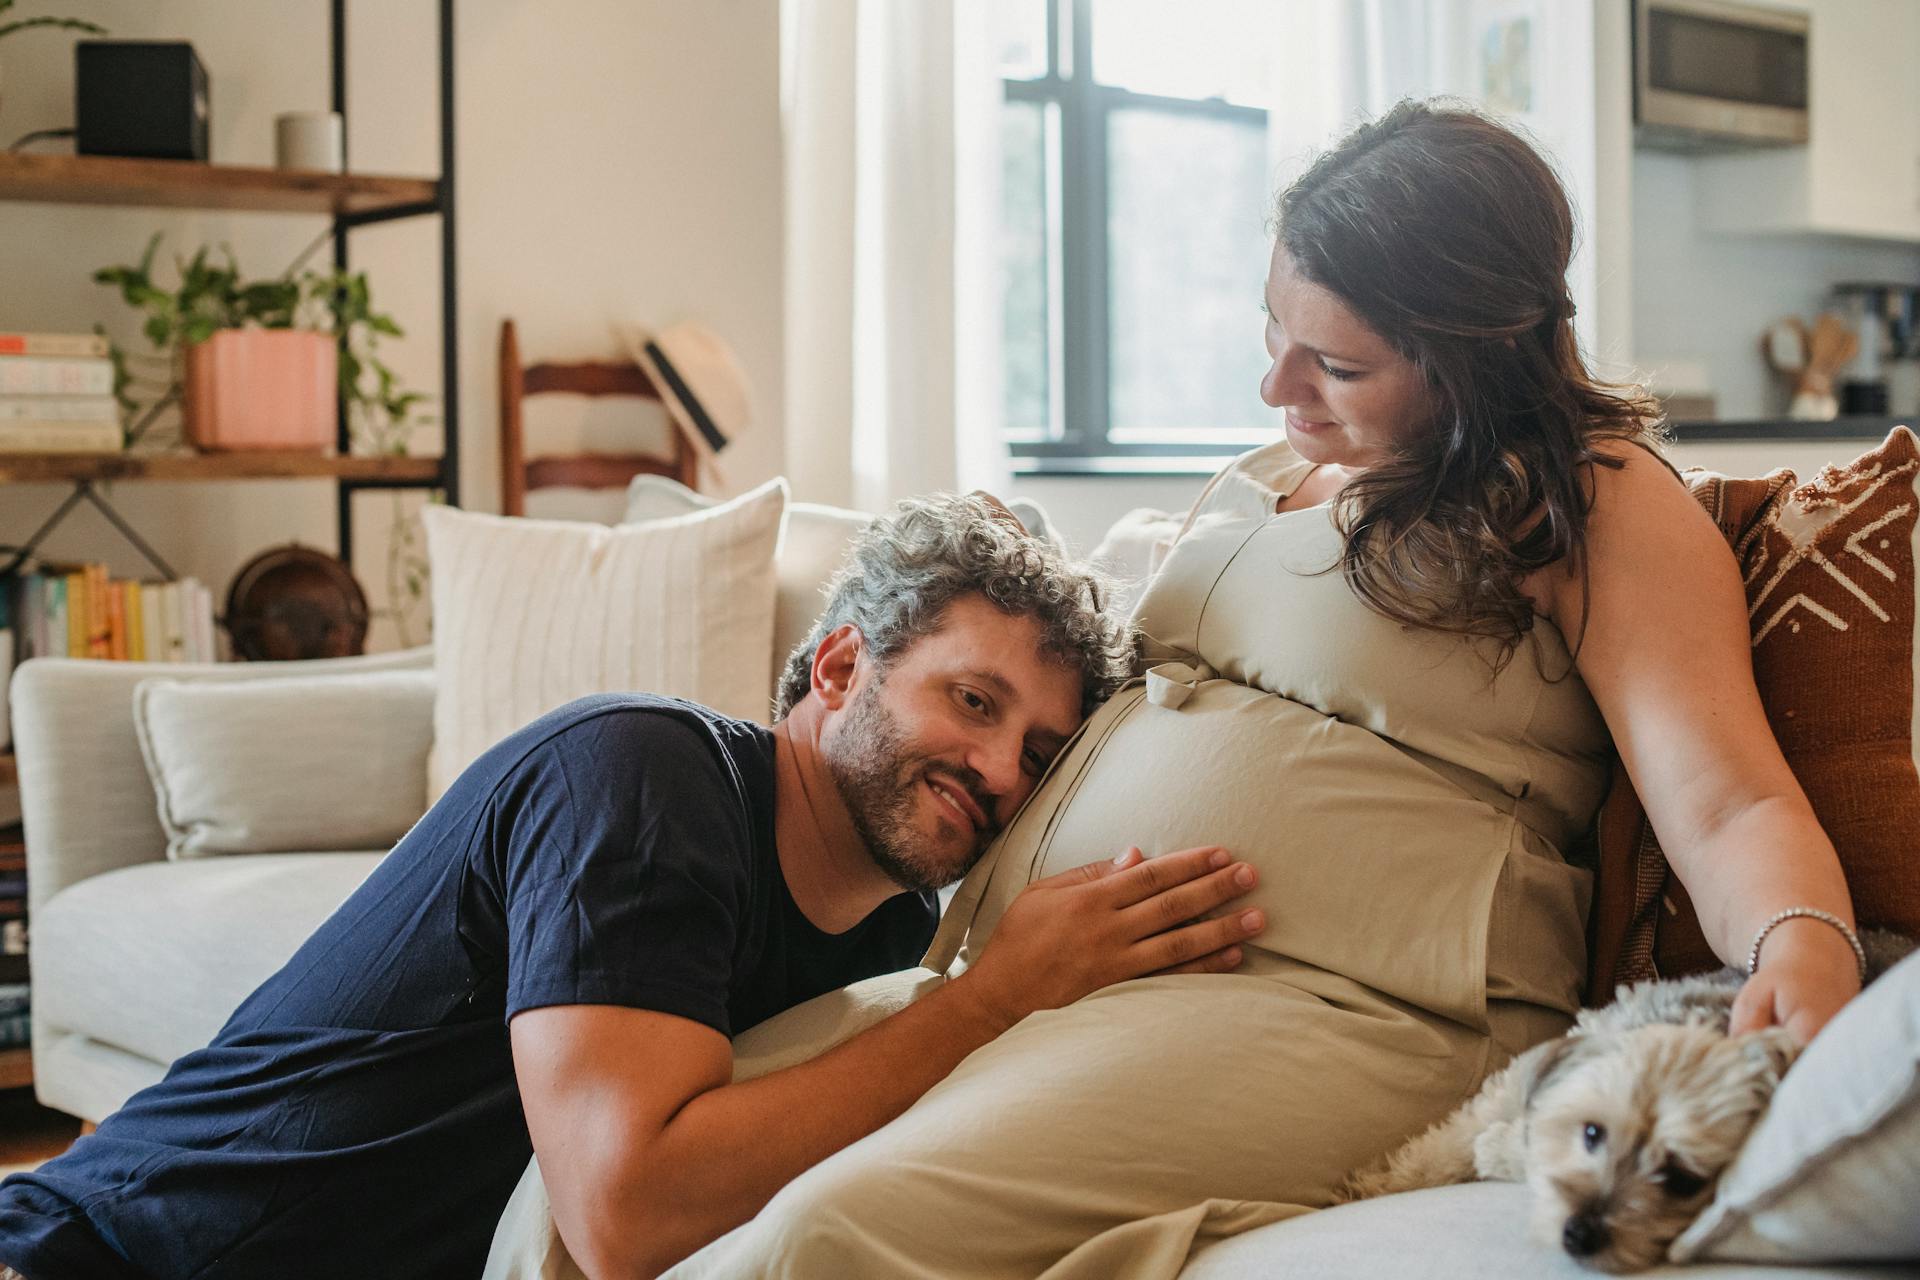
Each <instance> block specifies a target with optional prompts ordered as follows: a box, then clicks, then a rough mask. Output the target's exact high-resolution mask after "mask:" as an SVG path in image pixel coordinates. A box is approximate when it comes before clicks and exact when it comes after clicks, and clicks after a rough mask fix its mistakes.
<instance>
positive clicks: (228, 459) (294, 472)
mask: <svg viewBox="0 0 1920 1280" xmlns="http://www.w3.org/2000/svg"><path fill="white" fill-rule="evenodd" d="M305 478H312V479H326V480H403V481H420V482H422V483H432V482H433V481H435V480H438V479H439V478H440V459H438V458H391V457H388V458H356V457H331V456H327V455H324V454H317V453H275V452H267V451H261V452H257V453H0V484H36V483H52V482H67V483H72V482H75V481H80V480H286V479H305Z"/></svg>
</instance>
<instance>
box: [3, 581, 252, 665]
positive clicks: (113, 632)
mask: <svg viewBox="0 0 1920 1280" xmlns="http://www.w3.org/2000/svg"><path fill="white" fill-rule="evenodd" d="M10 612H11V614H12V617H13V625H14V644H15V647H16V648H17V649H19V650H20V651H21V656H22V657H23V658H27V657H34V658H112V659H117V660H120V661H129V662H217V661H219V659H220V654H219V648H218V645H217V643H216V638H215V632H214V625H213V593H212V592H211V591H209V590H207V588H206V587H205V586H203V585H202V584H201V583H200V581H199V580H198V579H197V578H182V579H181V580H180V581H178V582H134V581H129V580H125V579H113V578H109V577H108V576H107V566H105V565H103V564H72V565H57V564H45V565H42V566H41V567H40V568H39V570H38V571H36V572H34V573H29V574H25V575H23V576H22V577H21V578H20V579H19V581H18V584H17V586H16V587H15V595H14V601H13V608H12V610H11V611H10Z"/></svg>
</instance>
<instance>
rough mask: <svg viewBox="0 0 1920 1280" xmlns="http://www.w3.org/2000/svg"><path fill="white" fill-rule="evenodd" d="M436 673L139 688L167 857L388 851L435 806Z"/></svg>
mask: <svg viewBox="0 0 1920 1280" xmlns="http://www.w3.org/2000/svg"><path fill="white" fill-rule="evenodd" d="M433 686H434V682H433V674H432V673H431V672H429V671H376V672H367V673H365V674H361V675H329V676H291V677H285V678H276V677H271V676H268V677H262V678H260V679H250V680H190V679H189V680H181V679H175V678H173V677H168V676H159V677H155V678H153V679H150V680H142V681H141V682H140V683H139V684H137V685H135V686H134V690H133V723H134V732H135V733H136V735H137V736H138V737H139V740H140V753H141V755H142V756H144V757H145V759H146V762H147V773H148V776H149V777H151V778H152V779H153V790H154V795H155V798H156V799H157V800H158V802H159V809H160V825H161V826H162V827H163V828H164V829H165V830H166V833H167V856H168V857H169V858H173V859H180V858H205V857H212V856H215V855H219V854H228V853H285V852H288V851H290V850H303V851H304V850H327V849H340V850H350V849H351V850H362V849H384V848H388V847H390V846H391V845H392V844H393V843H394V842H395V841H396V840H398V839H399V838H400V837H401V836H403V835H405V834H406V833H407V829H408V828H409V827H411V826H412V825H413V824H414V822H415V821H417V820H418V819H419V817H420V815H421V814H422V813H425V812H426V808H427V751H428V749H429V748H430V747H431V746H432V743H433V698H434V687H433Z"/></svg>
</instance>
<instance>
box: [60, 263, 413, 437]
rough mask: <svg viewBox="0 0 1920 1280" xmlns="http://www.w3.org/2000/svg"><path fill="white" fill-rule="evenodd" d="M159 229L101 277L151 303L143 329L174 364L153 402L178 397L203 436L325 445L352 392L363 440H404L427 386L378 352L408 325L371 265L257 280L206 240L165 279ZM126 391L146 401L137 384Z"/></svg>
mask: <svg viewBox="0 0 1920 1280" xmlns="http://www.w3.org/2000/svg"><path fill="white" fill-rule="evenodd" d="M160 239H161V237H160V236H159V235H158V234H156V235H155V236H154V237H153V239H151V240H150V241H148V242H147V249H146V252H145V253H144V254H143V255H142V256H141V258H140V261H139V263H138V264H137V265H134V266H119V267H103V268H101V269H100V270H99V271H96V272H95V273H94V277H93V278H94V280H95V281H96V282H98V283H100V284H108V285H114V286H117V287H118V288H119V290H120V294H121V296H122V297H123V298H124V299H125V300H126V301H127V303H128V304H129V305H130V306H133V307H135V308H138V309H139V310H141V311H144V312H145V313H146V322H145V324H144V326H143V329H144V332H145V333H146V336H147V338H148V340H149V341H150V342H152V344H153V345H154V347H155V348H156V349H158V350H159V351H160V352H161V353H163V355H164V356H165V357H166V358H167V360H168V366H169V373H170V375H171V377H170V378H169V379H167V380H166V381H165V382H164V383H163V384H162V386H163V390H162V392H161V394H160V396H159V397H158V398H157V401H156V406H163V405H164V404H166V403H169V402H171V401H172V400H176V399H177V400H179V401H180V402H181V404H182V416H183V417H184V419H185V426H186V435H187V438H188V440H189V441H190V442H191V443H192V444H193V445H194V446H195V447H197V448H200V449H204V450H233V449H312V450H316V451H325V450H326V449H328V448H329V447H330V446H331V445H332V443H333V441H334V424H335V420H336V419H335V407H336V404H341V403H344V404H345V405H346V407H347V411H348V425H349V430H350V431H351V432H352V433H353V434H354V437H355V439H356V440H357V441H358V442H360V443H361V444H362V445H363V446H368V447H367V448H366V449H365V451H368V452H377V453H400V454H404V453H405V452H406V436H407V434H409V433H410V431H411V428H412V426H413V422H412V420H411V418H412V411H413V409H414V406H415V405H417V404H418V403H419V402H420V400H421V399H422V398H423V397H422V396H421V395H420V394H419V393H417V392H411V391H405V390H402V389H401V388H400V387H399V386H398V385H397V383H396V379H395V377H394V374H393V371H392V370H391V369H389V368H387V366H386V365H385V364H384V363H382V362H381V361H380V359H379V358H378V356H377V355H376V354H375V348H376V345H377V343H378V341H379V339H380V338H382V337H398V336H400V334H401V330H400V327H399V326H398V325H397V324H395V323H394V322H393V320H392V318H391V317H389V316H386V315H382V314H380V313H378V312H376V311H375V310H374V309H373V304H372V298H371V293H370V289H369V286H368V283H367V277H366V275H365V274H364V273H357V274H350V273H345V272H316V271H300V272H295V271H289V272H287V273H286V274H285V275H282V276H279V277H277V278H275V279H271V280H262V281H253V282H248V281H246V280H243V279H242V278H241V276H240V271H239V268H238V266H237V265H236V264H235V263H234V260H233V255H232V253H231V252H227V253H225V254H224V259H225V260H224V262H222V261H215V260H214V259H213V258H212V256H211V255H210V254H209V252H208V251H207V250H206V249H205V248H202V249H200V250H199V251H198V252H196V253H195V254H194V256H193V257H192V259H190V260H188V261H184V262H177V263H176V266H177V268H178V272H179V279H180V283H179V285H178V287H177V288H175V289H172V290H168V289H166V288H163V287H161V286H160V285H159V284H157V283H156V282H155V279H154V257H155V254H156V253H157V252H158V250H159V246H160ZM123 367H124V365H123ZM122 402H123V403H125V404H127V405H128V407H129V409H130V410H131V409H133V408H135V407H137V404H136V402H135V401H134V399H133V398H132V397H131V396H124V397H123V401H122ZM149 416H151V415H149ZM133 434H134V437H135V438H137V436H138V431H137V430H136V431H135V432H134V433H133Z"/></svg>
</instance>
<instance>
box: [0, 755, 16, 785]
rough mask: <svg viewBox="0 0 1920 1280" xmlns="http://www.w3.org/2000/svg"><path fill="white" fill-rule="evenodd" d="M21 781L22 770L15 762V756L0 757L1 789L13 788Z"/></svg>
mask: <svg viewBox="0 0 1920 1280" xmlns="http://www.w3.org/2000/svg"><path fill="white" fill-rule="evenodd" d="M19 781H20V769H19V767H18V766H17V765H15V764H14V762H13V756H11V755H3V756H0V787H11V786H13V785H14V784H15V783H17V782H19Z"/></svg>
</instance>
